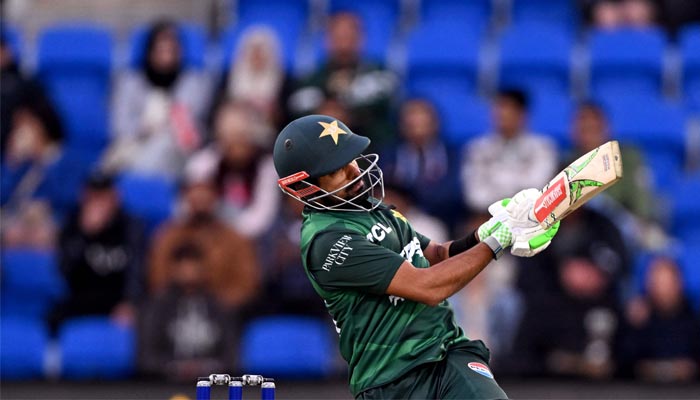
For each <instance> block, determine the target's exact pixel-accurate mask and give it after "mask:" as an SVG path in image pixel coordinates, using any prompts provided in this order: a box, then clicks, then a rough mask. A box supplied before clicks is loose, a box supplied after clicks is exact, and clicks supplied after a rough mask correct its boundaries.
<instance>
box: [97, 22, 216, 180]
mask: <svg viewBox="0 0 700 400" xmlns="http://www.w3.org/2000/svg"><path fill="white" fill-rule="evenodd" d="M182 53H183V51H182V40H181V38H180V36H179V34H178V27H177V26H176V25H175V24H174V23H172V22H168V21H161V22H157V23H155V24H154V25H153V26H152V27H151V29H150V31H149V32H148V36H147V39H146V50H145V55H144V57H143V65H142V66H141V69H140V70H138V71H127V72H126V73H124V74H123V76H121V77H120V80H119V82H118V83H117V86H116V92H115V96H114V105H113V127H112V131H113V132H112V133H113V135H114V143H113V145H112V146H111V147H110V149H109V151H108V153H107V156H106V158H105V160H104V164H105V167H107V168H109V169H110V170H127V171H133V172H136V173H141V174H159V175H164V176H169V177H177V176H179V174H180V172H181V170H182V168H183V166H184V163H185V159H186V157H187V156H188V155H190V154H191V153H192V152H193V151H195V150H196V149H197V148H198V147H199V145H200V143H201V142H202V139H203V138H202V137H201V135H200V127H201V122H202V121H203V117H204V112H205V110H207V105H208V104H207V103H208V99H209V98H210V96H211V94H210V90H209V83H208V82H207V79H206V78H205V76H204V75H202V74H201V73H198V72H196V71H193V70H190V69H187V67H186V66H185V65H183V56H182Z"/></svg>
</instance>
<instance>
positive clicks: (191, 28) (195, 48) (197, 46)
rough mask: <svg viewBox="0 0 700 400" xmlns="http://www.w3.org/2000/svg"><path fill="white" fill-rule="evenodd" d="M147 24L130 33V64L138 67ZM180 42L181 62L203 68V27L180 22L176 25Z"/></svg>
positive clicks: (146, 32)
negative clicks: (181, 47)
mask: <svg viewBox="0 0 700 400" xmlns="http://www.w3.org/2000/svg"><path fill="white" fill-rule="evenodd" d="M149 28H150V27H149V26H142V27H140V28H138V29H136V30H135V31H134V32H133V33H132V35H131V55H130V62H129V64H130V66H131V67H132V68H138V67H139V66H141V64H142V63H143V58H144V55H145V54H144V52H145V51H146V37H147V35H148V30H149ZM178 33H179V35H180V43H182V46H183V49H182V56H183V62H184V65H185V66H186V67H189V68H203V67H204V55H205V53H206V49H207V40H206V32H205V31H204V27H202V26H199V25H195V24H180V25H179V26H178Z"/></svg>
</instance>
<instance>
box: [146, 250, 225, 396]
mask: <svg viewBox="0 0 700 400" xmlns="http://www.w3.org/2000/svg"><path fill="white" fill-rule="evenodd" d="M206 262H207V260H206V257H205V254H204V250H203V249H202V248H200V247H198V246H197V245H195V244H193V243H189V242H183V243H182V244H178V245H176V246H175V247H174V248H172V249H171V252H170V253H169V254H168V255H167V261H166V263H167V268H168V271H167V273H168V275H169V277H170V279H169V282H168V286H167V288H166V290H165V291H164V292H163V293H161V294H159V295H158V296H156V297H155V298H153V299H152V300H150V301H149V302H148V304H147V306H146V308H145V312H144V315H143V318H142V319H141V326H140V335H139V336H140V340H141V343H140V349H141V351H140V354H139V356H140V364H141V370H142V371H143V372H145V373H147V374H151V375H156V376H158V377H159V378H161V379H163V378H165V379H168V380H172V381H179V382H188V381H191V380H193V379H194V378H196V377H197V376H206V375H208V374H210V373H211V372H212V371H219V370H226V369H230V368H232V367H233V365H234V361H233V359H234V356H233V354H234V349H235V348H236V346H235V344H234V342H235V337H234V336H233V335H232V332H233V331H232V329H231V321H230V318H229V316H228V315H226V313H225V312H224V311H223V309H222V308H221V306H220V305H219V303H218V301H217V299H216V297H215V296H214V294H213V293H211V292H210V291H208V284H207V278H206V271H207V270H209V269H210V268H209V266H207V265H206Z"/></svg>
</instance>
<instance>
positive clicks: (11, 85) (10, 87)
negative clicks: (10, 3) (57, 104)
mask: <svg viewBox="0 0 700 400" xmlns="http://www.w3.org/2000/svg"><path fill="white" fill-rule="evenodd" d="M43 95H44V94H43V90H42V89H41V87H40V86H39V85H38V84H37V83H36V82H35V81H34V80H32V79H28V78H27V77H25V76H24V75H23V74H22V72H21V71H20V69H19V66H18V65H17V54H14V53H13V51H12V48H11V47H10V44H9V43H8V40H7V37H6V34H5V31H4V29H3V30H2V31H1V32H0V100H1V101H0V154H2V156H3V157H5V156H6V154H5V150H6V145H7V139H8V136H9V133H10V130H11V126H12V120H13V117H12V115H13V114H14V111H15V109H16V108H17V107H18V106H19V105H21V104H22V103H24V102H25V101H26V99H32V98H38V97H43Z"/></svg>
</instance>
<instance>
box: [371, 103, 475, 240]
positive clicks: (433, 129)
mask: <svg viewBox="0 0 700 400" xmlns="http://www.w3.org/2000/svg"><path fill="white" fill-rule="evenodd" d="M399 122H400V138H399V141H398V144H397V145H396V146H393V147H388V148H387V150H386V151H385V152H384V153H383V154H382V161H383V164H384V166H383V168H382V169H383V171H384V175H385V177H386V179H387V180H388V181H391V182H395V183H396V184H397V185H400V186H403V187H410V188H411V191H412V194H413V196H414V200H415V205H416V206H417V207H419V208H421V209H423V210H424V211H426V212H427V213H429V214H431V215H434V216H436V217H438V218H440V219H441V220H442V221H443V223H445V224H447V225H448V227H450V228H454V225H455V223H456V222H457V221H459V220H460V219H461V218H460V216H461V214H462V211H463V209H464V207H463V206H462V197H461V192H460V187H459V177H458V176H457V172H456V171H457V170H458V169H459V165H458V163H459V161H458V156H457V155H456V154H455V153H454V151H453V150H452V149H451V148H449V147H448V146H447V144H446V143H445V142H444V141H443V140H442V139H441V137H440V120H439V117H438V115H437V112H436V111H435V108H434V107H433V105H432V104H431V103H430V102H428V101H427V100H423V99H413V100H409V101H407V102H405V103H404V104H403V105H402V107H401V111H400V119H399ZM429 237H431V236H429Z"/></svg>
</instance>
